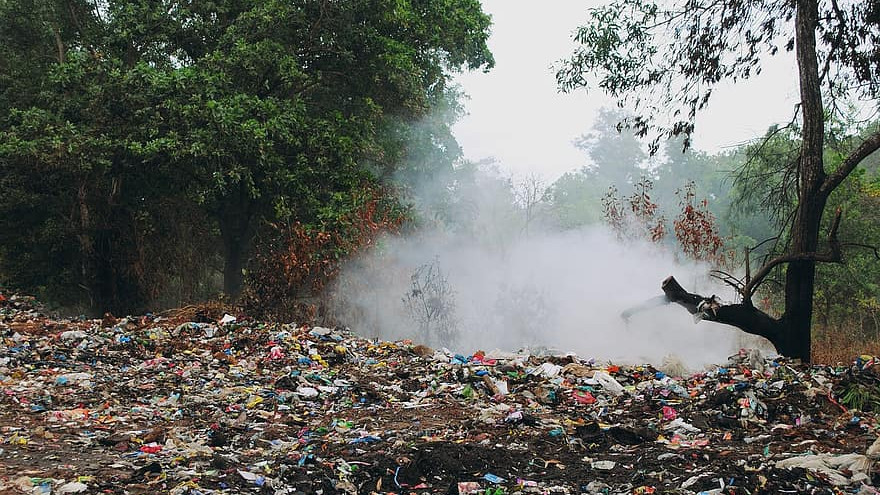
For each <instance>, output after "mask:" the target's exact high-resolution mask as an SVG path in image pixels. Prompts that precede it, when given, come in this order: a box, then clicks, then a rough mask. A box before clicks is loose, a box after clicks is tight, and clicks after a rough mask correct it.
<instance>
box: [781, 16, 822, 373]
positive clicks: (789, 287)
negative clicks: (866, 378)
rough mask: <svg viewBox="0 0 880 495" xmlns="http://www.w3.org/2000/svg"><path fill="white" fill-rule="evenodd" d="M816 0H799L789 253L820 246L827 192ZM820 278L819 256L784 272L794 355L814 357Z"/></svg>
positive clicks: (787, 338)
mask: <svg viewBox="0 0 880 495" xmlns="http://www.w3.org/2000/svg"><path fill="white" fill-rule="evenodd" d="M818 18H819V12H818V3H817V2H816V0H797V12H796V14H795V45H796V58H797V63H798V76H799V81H800V96H801V115H802V120H803V140H802V144H801V155H800V159H799V163H798V168H799V170H798V178H799V190H798V205H797V210H796V212H795V217H794V223H793V224H792V228H791V244H790V246H789V252H790V253H795V254H797V253H814V252H816V248H817V247H818V245H819V226H820V225H821V223H822V212H823V211H824V209H825V203H826V201H827V198H828V196H827V194H825V193H824V192H823V190H822V184H823V182H824V181H825V169H824V164H823V160H822V153H823V148H824V144H825V115H824V107H823V104H822V90H821V86H820V80H819V63H818V57H817V54H816V27H817V25H818ZM815 279H816V262H815V261H814V260H802V261H793V262H791V263H789V264H788V266H787V267H786V272H785V313H784V314H783V316H782V318H781V321H780V322H781V323H782V329H781V335H780V336H779V337H778V344H776V343H774V344H776V345H777V350H780V352H782V350H781V349H780V346H781V347H783V348H785V349H787V350H788V354H787V355H789V356H790V357H796V358H801V359H802V360H804V361H809V360H810V352H811V348H810V341H811V326H812V319H813V291H814V288H815Z"/></svg>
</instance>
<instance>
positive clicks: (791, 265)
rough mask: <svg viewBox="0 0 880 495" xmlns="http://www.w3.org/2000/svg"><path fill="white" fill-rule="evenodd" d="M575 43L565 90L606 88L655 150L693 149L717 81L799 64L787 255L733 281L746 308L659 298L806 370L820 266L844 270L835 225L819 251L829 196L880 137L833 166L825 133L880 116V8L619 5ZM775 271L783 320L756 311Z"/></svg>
mask: <svg viewBox="0 0 880 495" xmlns="http://www.w3.org/2000/svg"><path fill="white" fill-rule="evenodd" d="M575 40H576V41H577V42H578V47H577V48H576V50H575V52H574V53H573V55H572V56H571V58H569V59H568V60H566V61H564V63H563V64H562V65H561V67H560V68H559V71H558V73H557V79H558V82H559V85H560V87H561V88H562V89H563V90H575V89H578V88H588V89H599V90H602V91H604V92H607V93H608V94H610V95H612V96H614V97H615V98H617V99H618V101H619V103H620V105H621V106H623V107H626V108H629V109H631V110H633V111H634V112H635V113H634V115H635V117H634V118H632V119H628V120H627V121H626V122H625V125H628V126H631V127H632V128H633V129H635V131H636V133H637V134H638V135H640V136H643V137H645V136H647V137H649V138H650V140H651V143H652V149H653V150H656V149H657V143H658V142H659V141H660V139H661V138H664V137H666V138H668V137H672V136H684V139H685V141H684V145H685V146H687V145H688V144H689V136H690V135H691V134H692V132H693V130H694V119H695V116H696V114H697V112H698V111H699V110H701V109H703V108H705V107H706V105H708V104H709V102H710V99H711V96H712V92H713V90H714V89H715V88H716V87H717V85H718V84H719V83H720V82H722V81H734V82H736V81H739V80H742V79H747V78H749V77H751V76H752V75H754V74H757V73H758V72H760V70H761V67H762V64H766V63H770V58H771V57H773V56H774V55H776V54H777V53H779V52H780V51H790V52H793V53H794V55H795V58H796V60H797V64H798V87H799V92H800V97H801V100H800V102H799V105H798V116H799V119H798V122H797V132H798V138H799V145H798V147H799V152H798V153H797V156H796V157H795V159H794V160H792V161H790V162H787V163H786V167H787V168H788V170H790V171H791V174H792V177H794V178H795V179H794V180H793V181H792V182H791V186H792V187H793V188H794V193H793V196H794V197H795V198H796V201H795V207H794V208H793V212H792V215H791V216H790V217H789V218H787V219H786V221H785V228H786V229H787V235H786V236H784V237H785V239H786V241H787V242H786V245H785V246H784V247H783V249H782V251H781V253H780V254H779V255H778V256H776V257H774V258H772V259H770V260H768V261H767V262H766V263H764V264H763V266H762V267H761V268H760V269H758V270H756V271H755V272H751V271H750V270H749V269H748V268H747V269H746V271H745V274H744V275H743V276H741V277H729V278H728V279H727V280H728V282H731V283H732V284H733V285H735V286H736V287H737V290H738V291H739V293H740V295H741V296H742V301H741V302H740V303H737V304H731V305H723V306H718V305H717V304H716V303H714V302H713V301H711V300H708V299H703V298H701V297H700V296H698V295H695V294H691V293H687V292H686V291H684V289H682V288H681V286H679V285H678V284H677V282H675V280H674V279H670V280H667V281H666V282H665V283H664V291H665V293H666V296H667V299H669V300H670V301H672V302H678V303H680V304H682V305H684V306H685V307H687V308H688V309H689V310H691V311H692V312H694V313H699V314H701V315H702V316H703V317H705V318H707V319H710V320H715V321H719V322H722V323H728V324H731V325H734V326H737V327H740V328H742V329H743V330H745V331H747V332H751V333H755V334H759V335H762V336H764V337H766V338H768V339H769V340H770V341H771V342H773V344H774V345H775V346H776V348H777V350H778V351H779V352H781V353H783V354H786V355H789V356H792V357H798V358H802V359H805V360H809V359H810V340H811V339H810V331H811V323H812V314H813V297H814V289H815V275H816V263H817V262H820V261H830V262H839V261H840V260H841V259H842V251H841V244H840V242H839V240H838V237H837V234H838V228H839V225H840V224H839V221H840V217H839V216H838V217H837V218H836V219H835V221H833V222H830V223H829V224H828V232H827V233H828V240H829V243H828V245H827V247H823V246H821V245H820V242H819V240H820V230H821V226H822V218H823V212H824V210H825V207H826V204H827V202H828V198H829V196H830V195H831V193H832V192H833V191H834V190H835V189H837V188H838V187H839V186H840V185H841V183H842V182H843V180H844V179H845V178H846V177H847V176H848V175H850V174H851V173H852V171H853V170H854V169H855V168H856V166H858V164H859V163H861V162H862V161H863V160H864V159H865V158H866V157H868V156H870V155H871V154H872V153H874V152H875V151H876V150H877V149H878V148H880V132H877V131H876V130H875V131H872V132H868V133H866V134H863V135H862V137H861V139H860V140H858V142H851V143H849V146H848V147H847V149H846V155H845V156H844V158H843V159H841V160H839V161H836V162H835V163H826V162H825V160H824V153H825V147H826V144H827V141H828V135H827V133H826V131H827V127H828V124H829V122H830V121H829V119H830V118H838V120H843V117H844V113H845V112H844V111H845V110H847V109H848V108H849V103H851V102H852V101H854V100H859V101H862V102H868V104H869V105H876V102H877V99H878V96H880V75H878V74H880V70H878V69H880V55H878V53H880V52H878V50H877V47H878V45H880V6H878V4H877V3H876V2H861V1H858V0H853V1H848V2H844V1H838V0H829V1H825V0H796V1H793V2H763V1H759V2H753V1H746V0H722V1H720V2H716V1H712V2H709V1H704V0H684V1H674V0H672V1H666V2H654V1H645V0H615V1H612V2H611V3H609V4H607V5H604V6H602V7H599V8H596V9H593V10H591V13H590V22H589V23H588V24H587V25H585V26H583V27H582V28H580V29H579V30H578V31H577V33H576V35H575ZM774 269H784V270H785V310H784V313H783V314H782V315H781V316H780V317H779V318H773V317H771V316H769V315H767V314H766V313H764V312H762V311H760V310H758V309H756V308H755V307H754V305H753V304H752V301H751V298H752V296H753V295H754V291H755V290H756V289H757V287H758V286H759V285H760V284H761V282H763V281H764V280H765V278H766V277H767V275H768V274H769V273H770V272H771V271H773V270H774ZM706 308H709V309H708V310H706Z"/></svg>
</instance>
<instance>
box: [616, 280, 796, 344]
mask: <svg viewBox="0 0 880 495" xmlns="http://www.w3.org/2000/svg"><path fill="white" fill-rule="evenodd" d="M661 288H662V289H663V296H660V297H659V298H657V297H655V298H652V299H649V300H648V301H646V302H644V303H642V304H640V305H638V306H635V307H632V308H629V309H627V310H625V311H624V312H623V313H621V317H622V318H624V319H629V318H630V317H631V316H632V315H634V314H636V313H639V312H642V311H645V310H647V309H651V308H654V307H657V306H659V305H661V304H664V303H666V304H668V303H675V304H678V305H679V306H682V307H683V308H685V309H686V310H687V311H688V312H689V313H690V314H692V315H694V316H697V317H699V318H698V319H701V320H706V321H714V322H716V323H722V324H725V325H730V326H733V327H736V328H738V329H740V330H742V331H744V332H746V333H750V334H752V335H758V336H761V337H764V338H765V339H767V340H769V341H770V343H771V344H773V346H774V347H775V348H776V352H778V353H779V354H782V355H784V356H790V355H792V354H789V353H790V352H792V351H793V350H795V349H797V346H796V345H794V346H793V343H792V342H788V340H790V339H787V338H786V335H787V333H786V332H785V322H784V320H783V319H776V318H773V317H771V316H770V315H768V314H767V313H764V312H763V311H761V310H759V309H757V308H755V307H754V305H752V303H751V301H743V302H742V303H737V304H722V303H721V301H719V300H718V298H717V297H715V295H711V296H709V297H706V296H702V295H700V294H694V293H692V292H688V291H687V290H685V289H684V288H683V287H682V286H681V284H679V283H678V281H677V280H676V279H675V277H672V276H669V277H667V278H666V280H664V281H663V283H662V285H661Z"/></svg>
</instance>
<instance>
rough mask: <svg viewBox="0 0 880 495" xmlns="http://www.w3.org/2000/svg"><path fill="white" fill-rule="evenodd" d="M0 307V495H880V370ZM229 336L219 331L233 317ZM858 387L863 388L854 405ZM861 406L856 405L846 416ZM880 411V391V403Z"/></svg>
mask: <svg viewBox="0 0 880 495" xmlns="http://www.w3.org/2000/svg"><path fill="white" fill-rule="evenodd" d="M0 304H2V306H0V391H2V394H0V493H132V494H138V493H154V492H160V493H192V494H196V493H242V492H248V493H272V494H294V493H304V494H305V493H323V494H330V493H352V494H354V493H451V494H457V493H481V494H499V493H548V494H550V493H681V494H685V493H687V494H698V493H707V494H708V493H711V494H716V493H717V494H721V493H724V494H758V493H766V494H771V493H863V494H867V493H877V491H876V490H875V489H874V486H875V485H876V484H877V483H880V479H878V478H877V476H876V475H875V474H874V472H873V468H874V467H875V464H876V461H877V459H878V458H880V455H878V453H877V452H875V450H877V451H880V447H877V448H874V449H872V448H871V447H872V444H873V443H874V441H875V440H876V439H877V438H878V432H877V424H876V418H875V416H874V414H873V413H872V412H864V411H862V410H860V409H871V408H872V407H873V406H872V402H871V401H872V400H873V397H874V391H875V390H876V389H877V383H878V380H877V378H876V374H875V373H874V367H873V363H872V361H871V360H870V358H869V357H864V358H860V359H859V360H857V361H855V362H854V363H852V365H850V366H845V367H836V368H834V367H827V366H806V365H801V364H797V363H790V362H786V361H783V360H781V359H770V358H766V357H763V356H759V355H757V354H756V353H754V352H752V353H750V352H747V351H743V352H742V353H740V354H739V355H737V356H733V357H732V358H731V361H730V362H729V363H722V364H720V365H719V366H717V367H714V368H712V369H710V370H707V371H706V372H703V373H699V374H695V375H690V376H684V377H679V376H667V375H666V374H665V373H663V372H662V371H659V370H657V369H655V368H654V367H653V366H651V365H649V364H645V365H641V366H615V365H614V364H612V363H596V362H592V361H585V360H583V359H581V358H578V357H577V356H571V355H568V356H547V355H543V356H536V355H531V354H529V353H527V352H519V353H502V352H495V353H492V352H490V353H488V354H486V353H483V352H482V351H477V350H475V351H474V353H473V354H472V355H469V356H463V355H454V354H453V355H450V354H446V353H442V352H438V351H435V350H432V349H428V348H426V347H424V346H421V345H418V344H417V343H412V342H379V341H373V340H367V339H362V338H359V337H357V336H355V335H352V334H351V333H350V332H348V331H347V330H345V329H329V328H320V327H315V328H311V327H297V326H293V325H282V324H275V323H271V322H257V321H251V320H248V319H247V318H246V317H245V316H242V315H237V318H236V319H235V321H231V319H230V318H227V321H225V322H223V323H220V321H222V316H223V315H213V317H208V318H206V317H204V315H200V316H199V317H195V315H177V316H175V317H167V316H166V317H156V316H146V317H129V318H121V319H116V318H110V317H108V318H105V319H104V320H64V319H53V318H49V317H47V316H44V315H42V314H41V313H40V312H39V307H38V306H35V303H33V301H32V300H30V299H27V298H20V299H19V298H10V300H7V301H5V302H3V303H0ZM218 320H220V321H218ZM854 384H855V385H858V387H855V388H854ZM853 390H856V391H858V392H860V393H862V396H861V402H859V405H860V406H861V407H860V409H852V410H851V409H849V408H848V407H846V406H845V405H844V404H842V403H841V400H842V396H843V395H844V393H845V392H847V391H848V393H849V395H847V399H848V403H850V404H852V403H853V401H854V400H856V399H855V398H854V396H853V395H852V394H853ZM877 395H880V394H877Z"/></svg>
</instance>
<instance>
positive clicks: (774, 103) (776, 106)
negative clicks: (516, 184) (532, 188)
mask: <svg viewBox="0 0 880 495" xmlns="http://www.w3.org/2000/svg"><path fill="white" fill-rule="evenodd" d="M597 4H598V1H597V0H587V1H584V0H551V1H548V2H541V3H536V2H532V1H526V0H483V10H484V11H485V12H487V13H488V14H490V15H491V16H492V20H493V27H492V36H491V38H490V39H489V48H490V49H491V50H492V53H493V54H494V55H495V61H496V66H495V68H494V69H492V70H491V71H490V72H489V73H482V72H470V73H465V74H462V75H460V76H458V77H457V82H458V83H459V84H460V86H461V87H462V89H463V90H464V92H465V94H466V95H467V96H468V99H467V100H466V101H465V103H464V106H465V111H466V112H467V115H466V116H465V117H464V118H462V120H461V121H460V122H458V123H457V124H456V125H455V127H454V129H453V132H454V134H455V136H456V138H457V139H458V141H459V143H460V144H461V146H462V148H463V150H464V154H465V157H466V158H467V159H470V160H482V159H485V158H494V159H495V160H496V161H497V162H498V164H499V167H500V169H501V170H502V171H506V172H507V173H509V174H511V175H513V176H514V177H524V176H526V175H530V174H536V175H538V176H540V177H542V178H543V179H544V180H547V181H553V180H555V179H556V178H558V177H559V176H560V175H562V174H564V173H565V172H568V171H571V170H576V169H579V168H580V167H582V166H584V165H587V164H588V158H587V156H586V154H585V153H584V152H583V151H580V150H578V149H577V148H575V147H574V145H573V144H572V143H573V141H574V140H575V138H577V137H578V136H580V135H582V134H586V133H588V132H590V130H591V128H592V126H593V123H594V120H595V118H596V115H597V114H598V111H599V109H600V108H602V107H613V106H614V103H613V101H612V100H610V99H609V98H607V97H605V96H604V95H602V94H600V93H589V94H587V93H586V92H585V91H582V90H581V91H577V92H574V93H570V94H561V93H559V92H558V91H557V89H556V80H555V77H554V71H553V69H552V66H553V65H554V64H555V63H556V62H558V61H559V60H561V59H564V58H565V57H566V56H567V55H568V54H569V53H570V52H571V50H572V48H573V47H574V42H573V41H571V36H572V34H573V33H574V31H575V29H576V28H577V26H578V25H580V24H582V23H583V22H584V21H585V20H586V19H587V9H588V8H589V7H590V6H593V5H597ZM796 74H797V70H796V66H795V64H794V61H793V60H792V59H791V57H787V58H786V57H779V56H778V57H775V58H774V59H772V60H771V63H768V64H765V65H764V70H763V72H762V74H761V75H760V76H759V77H758V78H754V79H751V80H749V81H745V82H743V83H740V84H738V85H736V86H732V85H730V86H725V87H721V88H719V89H718V90H717V91H716V92H715V94H714V95H713V98H712V100H711V102H710V105H709V108H708V109H707V110H706V111H705V112H704V113H702V114H700V115H698V120H697V123H696V125H697V127H696V133H695V136H694V148H696V149H699V150H703V151H707V152H717V151H720V150H722V149H724V148H725V147H730V146H735V145H737V144H740V143H743V142H745V141H748V140H750V139H753V138H755V137H758V136H760V135H761V134H763V133H764V131H766V130H767V128H768V127H769V126H770V125H772V124H774V123H782V122H788V121H789V120H790V119H791V116H792V115H793V112H794V106H795V103H796V102H797V87H796V85H795V84H796Z"/></svg>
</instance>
